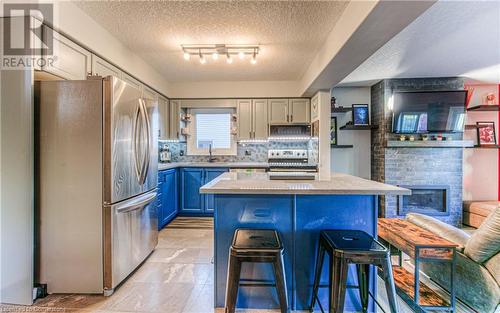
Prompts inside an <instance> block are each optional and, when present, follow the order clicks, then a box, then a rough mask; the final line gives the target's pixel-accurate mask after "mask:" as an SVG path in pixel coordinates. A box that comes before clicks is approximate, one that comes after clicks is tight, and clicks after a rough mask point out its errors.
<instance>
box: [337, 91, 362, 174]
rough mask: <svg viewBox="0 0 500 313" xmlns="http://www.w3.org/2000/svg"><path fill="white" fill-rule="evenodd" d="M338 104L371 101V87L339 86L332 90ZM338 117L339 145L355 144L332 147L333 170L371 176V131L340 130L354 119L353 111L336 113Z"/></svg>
mask: <svg viewBox="0 0 500 313" xmlns="http://www.w3.org/2000/svg"><path fill="white" fill-rule="evenodd" d="M331 94H332V96H334V97H335V98H336V99H337V106H344V107H349V106H352V105H353V104H368V106H369V107H370V108H371V102H370V87H337V88H333V89H332V91H331ZM334 116H336V117H337V141H338V144H339V145H354V147H353V148H345V149H331V161H330V162H331V169H332V172H336V173H346V174H351V175H355V176H359V177H363V178H367V179H370V177H371V158H370V155H371V133H370V131H369V130H338V128H340V127H341V126H343V125H345V124H346V123H347V122H349V121H351V120H352V112H347V113H335V115H334Z"/></svg>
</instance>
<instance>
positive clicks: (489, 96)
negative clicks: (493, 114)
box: [486, 92, 495, 105]
mask: <svg viewBox="0 0 500 313" xmlns="http://www.w3.org/2000/svg"><path fill="white" fill-rule="evenodd" d="M486 105H495V94H494V93H493V92H490V93H488V94H487V95H486Z"/></svg>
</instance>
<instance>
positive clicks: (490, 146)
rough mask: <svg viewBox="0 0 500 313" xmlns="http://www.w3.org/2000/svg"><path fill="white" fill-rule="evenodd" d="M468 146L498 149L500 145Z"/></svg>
mask: <svg viewBox="0 0 500 313" xmlns="http://www.w3.org/2000/svg"><path fill="white" fill-rule="evenodd" d="M469 148H474V149H500V145H474V146H473V147H469Z"/></svg>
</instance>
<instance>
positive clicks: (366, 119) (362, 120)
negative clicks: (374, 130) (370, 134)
mask: <svg viewBox="0 0 500 313" xmlns="http://www.w3.org/2000/svg"><path fill="white" fill-rule="evenodd" d="M352 124H353V125H370V114H369V111H368V104H353V105H352Z"/></svg>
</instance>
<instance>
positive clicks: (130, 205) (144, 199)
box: [116, 192, 156, 213]
mask: <svg viewBox="0 0 500 313" xmlns="http://www.w3.org/2000/svg"><path fill="white" fill-rule="evenodd" d="M155 199H156V192H154V193H151V194H146V195H143V196H141V197H140V198H139V199H137V200H134V202H126V203H124V204H122V205H120V206H118V207H116V212H117V213H127V212H131V211H135V210H138V209H140V208H143V207H144V206H146V205H147V204H149V203H151V202H153V200H155Z"/></svg>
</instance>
